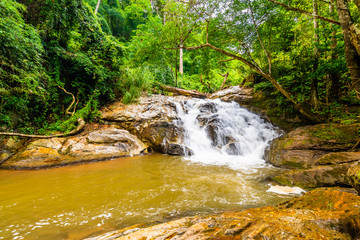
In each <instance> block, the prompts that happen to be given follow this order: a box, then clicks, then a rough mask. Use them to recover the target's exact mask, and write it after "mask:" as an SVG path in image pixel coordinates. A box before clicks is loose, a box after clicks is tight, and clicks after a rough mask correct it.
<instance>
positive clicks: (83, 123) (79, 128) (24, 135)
mask: <svg viewBox="0 0 360 240" xmlns="http://www.w3.org/2000/svg"><path fill="white" fill-rule="evenodd" d="M77 121H78V123H79V125H78V126H77V127H76V128H75V129H74V130H72V131H71V132H68V133H62V134H55V135H31V134H23V133H11V132H0V135H3V136H18V137H28V138H55V137H66V136H70V135H74V134H76V133H78V132H80V131H81V130H83V129H84V127H85V121H84V120H83V119H82V118H79V119H78V120H77Z"/></svg>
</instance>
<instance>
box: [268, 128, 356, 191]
mask: <svg viewBox="0 0 360 240" xmlns="http://www.w3.org/2000/svg"><path fill="white" fill-rule="evenodd" d="M359 129H360V124H353V125H340V124H334V123H331V124H319V125H314V126H306V127H300V128H297V129H295V130H293V131H291V132H289V133H287V134H285V135H284V136H282V137H280V138H278V139H275V140H274V141H273V142H272V143H271V146H270V149H269V151H268V153H267V158H268V161H269V162H270V163H272V164H273V165H275V166H279V167H285V168H291V169H294V170H292V171H288V172H284V173H282V174H281V175H279V176H276V177H274V178H273V180H275V181H277V182H278V183H281V184H286V185H296V186H301V187H322V186H334V185H349V183H348V181H347V180H346V173H347V171H348V168H349V167H350V165H351V164H353V163H354V162H357V161H359V160H360V152H357V151H356V149H355V150H353V149H352V147H353V146H355V145H356V142H357V137H358V130H359ZM349 150H352V151H354V152H349Z"/></svg>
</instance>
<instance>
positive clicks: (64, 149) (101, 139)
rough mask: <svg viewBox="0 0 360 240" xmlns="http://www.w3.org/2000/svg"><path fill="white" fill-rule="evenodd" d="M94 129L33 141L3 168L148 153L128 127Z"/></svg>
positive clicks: (39, 166)
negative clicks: (72, 134)
mask: <svg viewBox="0 0 360 240" xmlns="http://www.w3.org/2000/svg"><path fill="white" fill-rule="evenodd" d="M92 128H95V129H93V130H92V131H89V132H87V133H84V134H80V135H77V136H73V137H67V138H50V139H39V140H34V141H31V142H30V143H29V144H28V145H26V146H25V147H24V148H22V149H21V150H20V151H18V152H17V153H16V154H15V155H14V156H12V157H10V158H9V159H8V160H6V161H5V162H4V163H3V164H1V165H0V167H1V168H6V169H32V168H46V167H54V166H61V165H68V164H74V163H79V162H87V161H97V160H104V159H110V158H117V157H126V156H134V155H139V154H143V153H146V151H147V145H145V144H144V143H142V142H141V141H140V140H139V139H138V138H137V137H136V136H134V135H132V134H130V133H129V132H128V131H126V130H122V129H117V128H115V127H111V126H97V125H96V126H92Z"/></svg>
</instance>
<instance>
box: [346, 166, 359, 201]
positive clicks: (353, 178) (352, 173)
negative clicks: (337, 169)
mask: <svg viewBox="0 0 360 240" xmlns="http://www.w3.org/2000/svg"><path fill="white" fill-rule="evenodd" d="M347 180H348V182H349V183H350V184H351V185H352V186H353V187H354V188H355V189H356V191H357V192H358V194H359V195H360V161H358V162H356V163H354V164H353V165H352V166H351V167H349V170H348V172H347Z"/></svg>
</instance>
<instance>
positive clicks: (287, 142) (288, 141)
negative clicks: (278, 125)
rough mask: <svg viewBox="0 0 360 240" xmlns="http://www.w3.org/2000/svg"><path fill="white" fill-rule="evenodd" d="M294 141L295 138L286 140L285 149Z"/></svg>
mask: <svg viewBox="0 0 360 240" xmlns="http://www.w3.org/2000/svg"><path fill="white" fill-rule="evenodd" d="M293 143H294V139H289V140H287V141H284V144H283V149H286V148H288V147H290V146H291V145H292V144H293Z"/></svg>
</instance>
